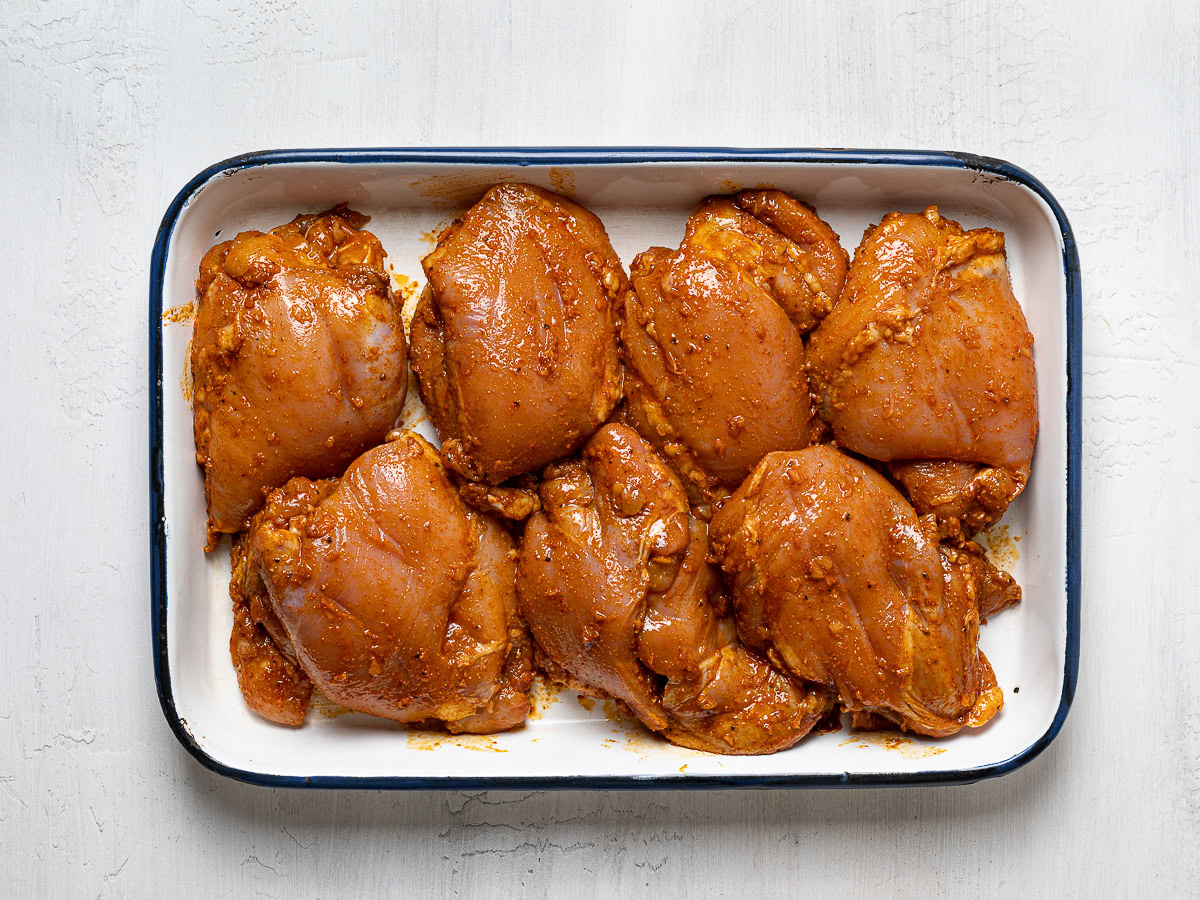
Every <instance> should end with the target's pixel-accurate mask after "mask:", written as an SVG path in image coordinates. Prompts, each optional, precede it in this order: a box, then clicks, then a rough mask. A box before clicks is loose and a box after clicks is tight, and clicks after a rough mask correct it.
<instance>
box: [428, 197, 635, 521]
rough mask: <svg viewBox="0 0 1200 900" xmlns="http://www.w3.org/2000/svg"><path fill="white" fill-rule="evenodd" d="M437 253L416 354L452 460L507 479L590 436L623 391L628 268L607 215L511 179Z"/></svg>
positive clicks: (484, 476)
mask: <svg viewBox="0 0 1200 900" xmlns="http://www.w3.org/2000/svg"><path fill="white" fill-rule="evenodd" d="M424 266H425V273H426V276H427V277H428V282H429V283H428V286H427V287H426V289H425V292H424V293H423V294H422V295H421V298H420V301H419V304H418V306H417V311H416V315H415V317H414V319H413V323H412V364H413V371H414V372H416V374H417V378H418V379H419V382H420V389H421V398H422V399H423V400H424V401H425V406H426V407H427V408H428V410H429V414H430V417H431V419H432V420H433V424H434V426H435V427H436V428H437V431H438V434H439V435H440V436H441V439H442V456H443V459H444V460H445V463H446V465H447V467H448V468H450V469H452V470H453V471H455V472H457V473H458V474H460V475H462V476H463V477H464V478H466V479H468V480H470V481H474V482H486V483H490V484H499V483H500V482H503V481H504V480H506V479H508V478H511V477H512V476H514V475H519V474H521V473H524V472H530V471H535V470H538V469H541V468H542V467H543V466H545V465H546V464H547V463H550V462H552V461H554V460H555V459H559V458H561V457H563V456H566V455H567V454H570V453H572V452H574V451H575V450H577V449H578V448H579V447H580V446H581V445H582V444H583V442H584V441H586V440H587V439H588V438H589V437H590V436H591V435H592V433H593V432H594V431H595V430H596V429H597V428H598V427H599V426H600V425H601V423H603V422H604V421H605V419H607V418H608V416H609V413H611V412H612V409H613V407H614V406H615V405H616V404H617V401H618V400H620V398H621V366H620V361H619V359H618V357H617V336H616V313H615V305H616V303H617V302H618V300H619V298H620V297H621V295H622V294H623V293H624V292H625V291H626V290H627V289H628V279H627V278H626V276H625V273H624V271H623V270H622V268H621V263H620V260H619V259H618V258H617V255H616V253H615V252H614V251H613V249H612V246H611V245H610V244H609V242H608V235H607V234H606V233H605V231H604V226H603V225H602V224H601V222H600V220H599V219H597V218H596V217H595V216H594V215H592V213H590V212H588V211H587V210H586V209H584V208H583V207H581V206H578V205H577V204H575V203H572V202H571V201H570V200H567V199H566V198H565V197H560V196H558V195H557V194H552V193H550V192H549V191H545V190H542V189H541V188H537V187H532V186H530V185H524V184H501V185H497V186H496V187H494V188H492V189H491V190H490V191H488V192H487V194H486V195H485V196H484V197H483V199H482V200H480V201H479V202H478V203H476V204H475V205H474V206H473V207H472V208H471V209H470V210H469V211H468V212H467V214H466V215H465V216H463V218H462V219H461V220H459V221H457V222H455V223H454V224H453V225H451V226H450V227H449V228H448V229H447V230H446V231H445V232H444V233H443V234H442V235H441V238H440V239H439V241H438V245H437V247H436V248H435V249H434V250H433V251H432V252H431V253H430V254H429V255H428V256H426V257H425V261H424ZM526 511H528V509H526Z"/></svg>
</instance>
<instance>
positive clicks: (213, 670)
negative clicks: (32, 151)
mask: <svg viewBox="0 0 1200 900" xmlns="http://www.w3.org/2000/svg"><path fill="white" fill-rule="evenodd" d="M514 180H515V181H526V182H530V183H533V184H538V185H542V186H543V187H548V188H550V189H552V190H556V191H559V192H562V193H565V194H568V195H570V196H573V197H575V198H576V199H578V200H579V201H580V202H582V203H583V204H584V205H586V206H587V207H588V208H590V209H591V210H593V211H594V212H595V213H597V214H598V215H599V216H600V218H601V219H602V220H603V221H604V224H605V226H606V227H607V229H608V232H609V234H610V236H611V238H612V242H613V245H614V247H615V248H616V250H617V252H618V253H619V254H620V255H621V258H622V260H623V261H624V262H625V263H626V265H628V264H629V262H630V261H631V260H632V259H633V257H634V255H635V254H637V253H638V252H640V251H642V250H644V249H646V248H647V247H650V246H652V245H663V246H668V247H674V246H677V245H678V243H679V239H680V237H681V235H682V229H683V223H684V220H685V218H686V217H687V215H688V213H689V212H690V211H691V209H692V208H693V207H694V206H695V205H696V203H697V202H698V201H699V200H700V199H701V198H703V197H705V196H706V195H709V194H714V193H729V192H731V191H735V190H738V189H741V188H743V187H754V186H764V185H769V186H772V187H778V188H781V189H783V190H786V191H789V192H791V193H794V194H795V195H797V196H798V197H800V198H802V199H804V200H806V201H808V202H810V203H812V204H813V205H814V206H815V207H816V208H817V210H818V211H819V213H820V214H821V216H822V217H824V218H825V219H826V220H827V221H828V222H829V223H830V224H831V225H832V226H833V227H834V229H835V230H836V231H837V232H838V234H839V235H840V236H841V238H842V243H843V244H844V245H845V247H846V249H847V250H849V251H850V252H853V250H854V248H855V247H856V246H857V243H858V241H859V238H860V237H861V236H862V233H863V230H864V229H865V228H866V227H867V226H868V225H871V224H873V223H876V222H878V221H879V219H880V218H881V217H882V216H883V214H884V213H886V212H888V211H890V210H894V209H899V210H912V211H917V210H920V209H922V208H923V207H925V206H926V205H928V204H931V203H934V204H937V205H938V207H940V209H941V211H942V213H943V214H945V215H947V216H949V217H951V218H954V219H957V220H958V221H960V222H961V223H962V224H963V225H964V226H966V227H977V226H982V225H987V226H991V227H993V228H999V229H1001V230H1002V231H1003V232H1004V233H1005V236H1006V238H1007V246H1008V258H1009V265H1010V267H1011V271H1012V279H1013V288H1014V291H1015V293H1016V296H1017V298H1018V299H1019V300H1020V302H1021V305H1022V307H1023V308H1024V311H1025V316H1026V318H1027V319H1028V321H1029V326H1030V328H1031V329H1032V331H1033V334H1034V338H1035V348H1034V351H1035V358H1036V362H1037V373H1038V394H1039V399H1040V411H1041V431H1040V434H1039V437H1038V443H1037V451H1036V454H1035V457H1034V461H1033V473H1032V477H1031V478H1030V481H1029V486H1028V488H1027V489H1026V491H1025V493H1024V494H1023V495H1022V497H1021V498H1020V499H1019V500H1018V501H1017V502H1016V503H1015V504H1014V505H1013V507H1012V508H1011V509H1010V510H1009V512H1008V514H1007V516H1006V517H1005V520H1004V522H1003V523H1002V529H1006V532H1007V535H1009V538H1008V539H1003V538H1002V537H1001V536H1000V535H1001V534H1002V532H994V533H993V543H994V544H995V550H996V554H995V555H996V557H997V559H998V560H999V562H1000V563H1001V564H1002V565H1004V566H1005V567H1006V568H1008V569H1009V570H1010V571H1012V573H1013V574H1014V575H1015V576H1016V578H1017V580H1018V582H1019V583H1020V584H1021V585H1022V587H1023V588H1024V592H1025V599H1024V601H1023V602H1022V603H1021V605H1020V606H1019V607H1017V608H1015V609H1012V610H1009V611H1006V612H1004V613H1001V614H1000V615H997V616H995V617H994V618H993V620H992V621H991V622H990V623H988V624H987V625H986V626H985V627H984V628H983V630H982V631H983V633H982V638H981V643H982V646H983V648H984V650H985V652H986V653H987V655H988V658H989V659H990V660H991V662H992V665H993V667H994V668H995V670H996V674H997V677H998V678H999V681H1000V684H1001V686H1002V687H1003V689H1004V692H1005V705H1004V709H1003V711H1002V712H1001V713H1000V714H999V715H998V716H997V717H996V718H995V719H994V720H993V721H992V722H991V723H990V724H988V725H987V726H986V727H984V728H982V729H979V730H977V731H964V732H963V733H961V734H959V735H957V736H955V737H953V738H949V739H944V740H937V741H935V740H929V739H925V738H921V737H917V736H912V735H904V736H901V735H899V734H895V733H892V734H880V735H863V734H858V733H850V732H848V731H842V732H840V733H834V734H824V735H815V736H810V737H809V738H807V739H805V740H804V741H801V742H800V744H799V745H797V746H796V747H794V748H792V749H790V750H787V751H785V752H782V753H777V754H774V755H772V756H760V757H722V756H715V755H710V754H705V753H699V752H695V751H691V750H685V749H682V748H679V747H675V746H672V745H670V744H668V743H666V742H665V741H663V740H661V739H658V738H657V737H654V736H652V735H651V734H650V733H649V732H647V731H645V730H644V729H642V728H641V727H640V726H638V725H637V724H636V723H629V722H624V721H618V720H616V719H615V718H610V717H609V715H608V714H606V710H605V706H604V705H603V704H600V703H596V704H591V703H588V702H587V701H584V702H582V703H581V702H579V699H578V698H577V697H576V696H575V695H574V694H573V693H571V692H569V691H562V692H559V693H554V692H552V691H548V690H546V691H543V693H542V695H541V697H540V700H539V703H538V707H539V711H538V713H537V714H536V715H535V717H534V718H533V719H532V720H531V721H530V722H529V723H528V724H527V725H526V726H525V727H524V728H522V729H520V730H517V731H513V732H510V733H506V734H500V735H495V736H489V737H457V738H456V737H451V736H448V735H445V734H437V733H430V732H420V731H410V730H406V729H404V728H402V727H400V726H396V725H394V724H391V723H388V722H384V721H381V720H377V719H372V718H370V717H366V716H360V715H356V714H346V715H326V714H322V713H321V712H320V711H318V710H314V712H313V714H312V715H310V717H309V720H308V722H307V724H305V725H304V726H303V727H301V728H299V729H289V728H283V727H279V726H276V725H273V724H271V723H269V722H267V721H266V720H264V719H261V718H259V717H258V716H256V715H255V714H254V713H252V712H250V710H249V709H248V708H247V707H246V706H245V704H244V703H243V702H242V698H241V695H240V694H239V692H238V687H237V680H236V678H235V676H234V671H233V668H232V665H231V663H230V659H229V650H228V645H229V632H230V626H231V622H232V613H231V608H230V601H229V595H228V580H229V554H228V541H226V542H225V545H224V546H223V547H222V548H221V549H220V550H219V551H217V552H215V553H213V554H211V555H208V556H206V555H205V554H204V552H203V550H202V548H203V545H204V521H205V511H204V491H203V480H202V477H201V472H200V469H199V468H198V467H197V466H196V463H195V456H194V447H193V443H192V421H191V409H190V406H189V402H188V399H187V396H186V382H185V379H184V373H185V364H186V360H187V347H188V341H189V338H190V337H191V326H190V324H189V323H188V322H187V317H186V315H180V314H177V313H176V314H172V312H171V311H172V310H178V308H180V307H184V306H185V305H186V304H188V303H190V302H192V300H193V299H194V294H195V287H194V279H195V277H196V270H197V266H198V264H199V262H200V258H201V256H202V255H203V254H204V252H205V251H206V250H207V249H208V248H209V247H210V246H212V244H213V243H215V242H217V241H220V240H223V239H226V238H229V237H232V236H233V235H234V234H236V233H237V232H239V231H244V230H247V229H251V228H257V229H263V230H265V229H267V228H270V227H272V226H275V225H279V224H281V223H283V222H286V221H288V220H290V219H291V218H292V217H293V216H295V215H296V214H298V213H301V212H313V211H318V210H321V209H325V208H327V207H330V206H333V205H335V204H337V203H340V202H342V201H348V202H349V203H350V204H351V205H352V206H353V207H354V208H355V209H357V210H359V211H361V212H364V213H367V214H368V215H370V216H371V217H372V219H371V224H370V225H369V226H368V227H369V228H370V230H371V231H373V232H374V233H375V234H376V235H378V236H379V238H380V239H381V240H382V241H383V245H384V247H385V248H386V249H387V251H388V255H389V261H390V263H391V265H392V266H393V267H394V271H395V275H396V276H397V282H398V284H404V283H405V279H408V280H410V281H413V282H421V281H422V271H421V265H420V259H421V257H422V255H424V254H425V253H426V252H428V250H429V249H430V247H431V237H430V236H431V234H432V233H434V232H435V231H436V229H437V228H438V227H439V226H440V225H442V224H445V223H447V222H448V221H450V220H451V219H452V218H453V217H454V216H455V215H457V214H458V213H461V212H462V211H463V210H464V209H466V208H467V207H468V206H469V205H470V204H471V203H472V202H474V201H475V200H477V199H478V198H479V197H480V196H481V195H482V193H483V192H484V190H485V189H486V188H487V187H489V186H491V185H492V184H495V183H497V182H500V181H514ZM164 311H166V312H167V315H165V316H164ZM1080 352H1081V347H1080V286H1079V267H1078V258H1077V255H1076V252H1075V245H1074V240H1073V238H1072V235H1071V230H1070V226H1069V224H1068V223H1067V220H1066V217H1065V216H1064V214H1063V211H1062V209H1061V208H1060V207H1059V205H1058V203H1057V202H1056V201H1055V200H1054V198H1053V197H1052V196H1051V195H1050V193H1049V192H1048V191H1047V190H1046V189H1045V188H1044V187H1043V186H1042V185H1041V183H1040V182H1038V181H1037V180H1036V179H1035V178H1033V177H1032V176H1030V175H1028V174H1027V173H1025V172H1023V171H1022V170H1020V169H1018V168H1016V167H1014V166H1012V165H1009V164H1007V163H1004V162H1000V161H996V160H990V159H983V158H979V157H973V156H966V155H961V154H946V153H926V152H907V151H878V152H875V151H830V150H821V151H809V150H766V151H756V150H724V149H713V150H677V149H655V150H651V149H619V150H603V149H589V150H316V151H307V150H305V151H276V152H267V153H257V154H250V155H247V156H242V157H237V158H235V159H231V160H227V161H225V162H222V163H218V164H217V165H214V166H212V167H211V168H209V169H207V170H205V171H204V172H202V173H201V174H200V175H198V176H197V177H196V178H194V179H193V180H192V181H191V182H189V183H188V184H187V185H186V186H185V187H184V188H183V190H181V191H180V192H179V194H178V196H177V197H176V198H175V200H174V201H173V202H172V203H171V205H170V207H169V208H168V209H167V212H166V215H165V216H164V218H163V223H162V227H161V230H160V232H159V235H158V239H157V241H156V243H155V246H154V252H153V259H152V265H151V277H150V390H151V399H152V403H151V407H150V409H151V421H150V498H151V499H150V526H151V527H150V534H151V560H152V562H151V583H150V598H151V621H152V629H153V646H154V662H155V675H156V679H157V685H158V693H159V697H160V699H161V702H162V707H163V711H164V713H165V714H166V718H167V721H168V723H169V724H170V726H171V728H172V729H173V730H174V732H175V734H176V735H177V736H178V738H179V740H180V741H181V742H182V743H183V745H184V746H185V747H186V748H187V749H188V750H189V751H190V752H191V753H192V754H193V755H194V756H195V757H196V758H197V759H198V760H200V762H201V763H203V764H204V765H206V766H208V767H209V768H211V769H213V770H215V771H217V772H221V773H223V774H225V775H228V776H231V777H234V778H238V779H241V780H244V781H248V782H252V783H256V784H263V785H274V786H297V787H300V786H311V787H324V788H330V787H363V788H436V787H444V788H479V787H484V788H486V787H497V788H498V787H527V788H571V787H576V788H594V787H621V788H632V787H720V786H747V787H750V786H799V787H815V786H826V785H829V786H837V785H841V786H856V785H911V784H923V783H965V782H971V781H976V780H979V779H982V778H987V777H992V776H997V775H1002V774H1004V773H1006V772H1010V771H1012V770H1013V769H1015V768H1017V767H1018V766H1020V765H1022V764H1024V763H1026V762H1028V761H1029V760H1031V759H1032V758H1033V757H1035V756H1036V755H1037V754H1038V753H1039V752H1040V751H1041V750H1043V749H1044V748H1045V747H1046V746H1047V745H1048V744H1049V743H1050V742H1051V741H1052V740H1053V739H1054V737H1055V735H1056V734H1057V733H1058V730H1059V729H1060V728H1061V726H1062V724H1063V721H1064V719H1065V717H1066V714H1067V710H1068V708H1069V706H1070V702H1071V697H1072V695H1073V692H1074V685H1075V676H1076V671H1077V667H1078V647H1079V604H1080V598H1079V587H1080V577H1079V540H1080V535H1079V468H1080V462H1079V456H1080V393H1081V389H1080V388H1081V386H1080ZM411 393H412V394H413V395H415V393H416V392H415V391H412V392H411ZM423 418H424V417H423V415H422V412H421V410H420V408H419V402H418V401H416V400H415V397H414V400H413V401H410V406H409V408H408V409H406V414H405V419H406V420H407V421H409V422H415V421H419V420H422V419H423ZM419 427H420V428H421V430H422V431H424V433H425V434H426V435H427V436H429V437H431V438H432V437H434V434H433V432H432V431H431V430H430V427H429V424H428V422H426V421H422V422H421V424H420V426H419ZM585 703H586V704H587V705H586V706H585V705H584V704H585ZM610 711H611V710H610Z"/></svg>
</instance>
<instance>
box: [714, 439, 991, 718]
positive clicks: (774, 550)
mask: <svg viewBox="0 0 1200 900" xmlns="http://www.w3.org/2000/svg"><path fill="white" fill-rule="evenodd" d="M931 530H933V525H932V523H931V522H930V521H929V520H925V521H922V520H921V519H918V517H917V515H916V513H915V512H914V511H913V508H912V507H911V506H910V505H909V504H908V503H907V502H906V501H905V499H904V498H903V497H902V496H901V495H900V493H899V492H898V491H897V490H896V489H895V488H894V487H893V486H892V485H891V484H890V483H889V482H888V481H887V479H886V478H884V477H883V476H882V475H880V474H879V473H877V472H875V471H874V470H873V469H871V468H870V467H869V466H867V465H865V464H863V463H861V462H859V461H857V460H854V459H851V458H850V457H848V456H845V455H843V454H841V453H839V452H838V451H836V450H834V449H832V448H830V447H828V446H824V445H818V446H814V447H809V448H806V449H804V450H799V451H794V452H791V453H772V454H770V455H769V456H767V457H766V458H765V459H764V460H763V461H762V462H761V463H760V464H759V466H758V467H757V468H756V469H755V470H754V472H753V473H752V474H751V476H750V477H749V478H748V479H747V480H746V482H745V483H744V484H742V486H741V487H739V488H738V490H737V491H736V492H735V493H734V495H733V497H732V498H731V499H730V500H729V501H728V502H727V503H726V505H725V506H724V508H722V509H721V510H720V511H719V512H718V513H717V514H716V516H715V517H714V518H713V523H712V538H713V548H714V550H715V553H716V556H717V558H718V559H719V560H720V562H721V565H722V567H723V568H724V570H725V573H726V575H727V576H728V578H729V584H730V587H731V590H732V592H733V598H734V603H735V606H736V610H737V621H738V632H739V634H740V635H741V637H742V639H743V640H744V641H745V642H746V643H747V644H748V645H750V646H752V647H754V648H755V649H757V650H759V651H760V652H763V653H774V654H777V656H778V658H779V659H781V660H782V662H783V663H784V664H785V665H786V666H787V668H788V669H789V670H790V671H791V672H792V673H793V674H794V675H796V676H797V677H799V678H801V679H803V680H804V681H807V682H813V683H816V684H823V685H828V686H829V687H831V688H834V689H836V691H837V693H838V695H839V697H840V699H841V703H842V706H843V707H844V708H845V709H846V710H848V711H850V712H851V714H852V716H853V717H854V718H855V721H856V722H857V723H860V724H861V723H864V722H871V721H873V719H874V718H875V717H882V718H884V719H886V720H889V721H891V722H894V723H896V724H898V725H900V726H901V727H902V728H905V729H910V730H912V731H916V732H919V733H921V734H926V735H931V736H935V737H940V736H943V735H949V734H953V733H955V732H956V731H958V730H960V729H961V728H963V727H964V726H978V725H982V724H983V723H985V722H986V721H988V720H989V719H990V718H991V717H992V716H993V715H994V714H995V713H996V712H997V711H998V710H999V709H1000V707H1001V706H1002V704H1003V695H1002V693H1001V691H1000V688H999V687H998V686H997V685H996V679H995V676H994V674H993V673H992V669H991V666H990V665H989V664H988V661H987V659H986V658H985V657H984V655H983V653H982V652H980V650H979V647H978V635H979V619H980V608H979V600H980V598H981V597H982V596H984V595H987V597H988V598H989V600H988V602H989V603H993V604H994V603H995V602H996V599H995V598H994V597H993V596H992V590H991V588H990V587H989V585H987V584H985V583H983V582H984V580H985V578H986V571H985V569H984V567H983V566H982V565H980V560H981V558H982V557H981V555H980V557H978V558H976V557H973V556H971V555H970V554H967V553H964V554H963V556H962V558H959V555H958V553H957V551H953V557H952V558H950V557H949V556H948V557H947V558H946V561H945V562H944V561H943V558H944V557H943V551H942V549H941V548H939V545H938V542H937V538H936V534H931V533H930V532H931Z"/></svg>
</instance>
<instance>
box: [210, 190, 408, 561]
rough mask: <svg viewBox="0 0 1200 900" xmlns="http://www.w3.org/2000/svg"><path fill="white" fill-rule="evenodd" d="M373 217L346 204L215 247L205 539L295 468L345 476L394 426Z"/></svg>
mask: <svg viewBox="0 0 1200 900" xmlns="http://www.w3.org/2000/svg"><path fill="white" fill-rule="evenodd" d="M366 221H367V219H366V217H365V216H361V215H359V214H358V213H355V212H352V211H350V210H349V209H347V208H345V207H344V206H341V207H338V208H336V209H333V210H330V211H329V212H326V213H322V214H320V215H308V216H298V217H297V218H296V219H294V220H293V221H292V222H290V223H289V224H287V225H283V226H281V227H279V228H276V229H273V230H272V231H271V232H269V233H267V234H263V233H261V232H257V231H247V232H243V233H242V234H239V235H238V236H237V237H236V238H234V239H233V240H232V241H225V242H224V243H221V244H218V245H217V246H215V247H213V248H212V249H211V250H209V251H208V253H207V254H205V256H204V259H203V261H202V262H201V263H200V277H199V279H198V280H197V282H196V289H197V293H198V296H199V300H198V310H197V313H196V322H195V326H194V333H193V338H192V351H191V367H192V375H193V378H194V383H195V392H194V395H193V410H194V412H193V427H194V431H195V439H196V460H197V462H199V463H200V465H201V466H203V467H204V491H205V496H206V498H207V501H208V547H207V549H212V548H213V547H215V546H216V544H217V543H218V541H219V540H220V537H221V534H222V533H232V532H237V531H241V530H243V529H244V528H246V527H247V525H248V524H249V522H250V517H251V516H252V515H254V513H255V512H257V511H258V510H259V509H260V508H261V507H262V505H263V501H264V499H265V497H266V495H267V493H268V492H269V491H270V490H272V489H273V488H277V487H280V486H281V485H283V484H284V483H285V482H286V481H287V480H288V479H289V478H292V477H293V476H301V475H302V476H305V477H309V478H321V477H325V476H329V475H340V474H341V473H342V471H343V470H344V469H345V467H346V466H347V465H348V464H349V463H350V462H351V461H352V460H354V459H355V458H356V457H357V456H358V455H359V454H361V453H362V452H363V451H364V450H366V449H367V448H369V447H373V446H374V445H375V444H378V443H379V442H380V441H382V440H383V438H384V436H385V435H386V434H387V433H388V431H389V430H390V429H391V427H392V426H393V425H394V424H395V421H396V418H397V416H398V415H399V414H400V410H401V407H403V405H404V395H405V391H406V389H407V386H408V379H407V375H406V372H405V345H404V327H403V324H402V322H401V318H400V305H399V303H398V302H397V301H396V299H395V298H394V297H393V295H392V292H391V288H390V285H389V281H388V276H387V274H386V273H385V272H384V268H383V260H384V252H383V248H382V246H381V245H380V243H379V241H378V240H377V239H376V238H375V236H374V235H372V234H371V233H370V232H367V231H363V230H362V226H363V225H364V224H365V223H366Z"/></svg>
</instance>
